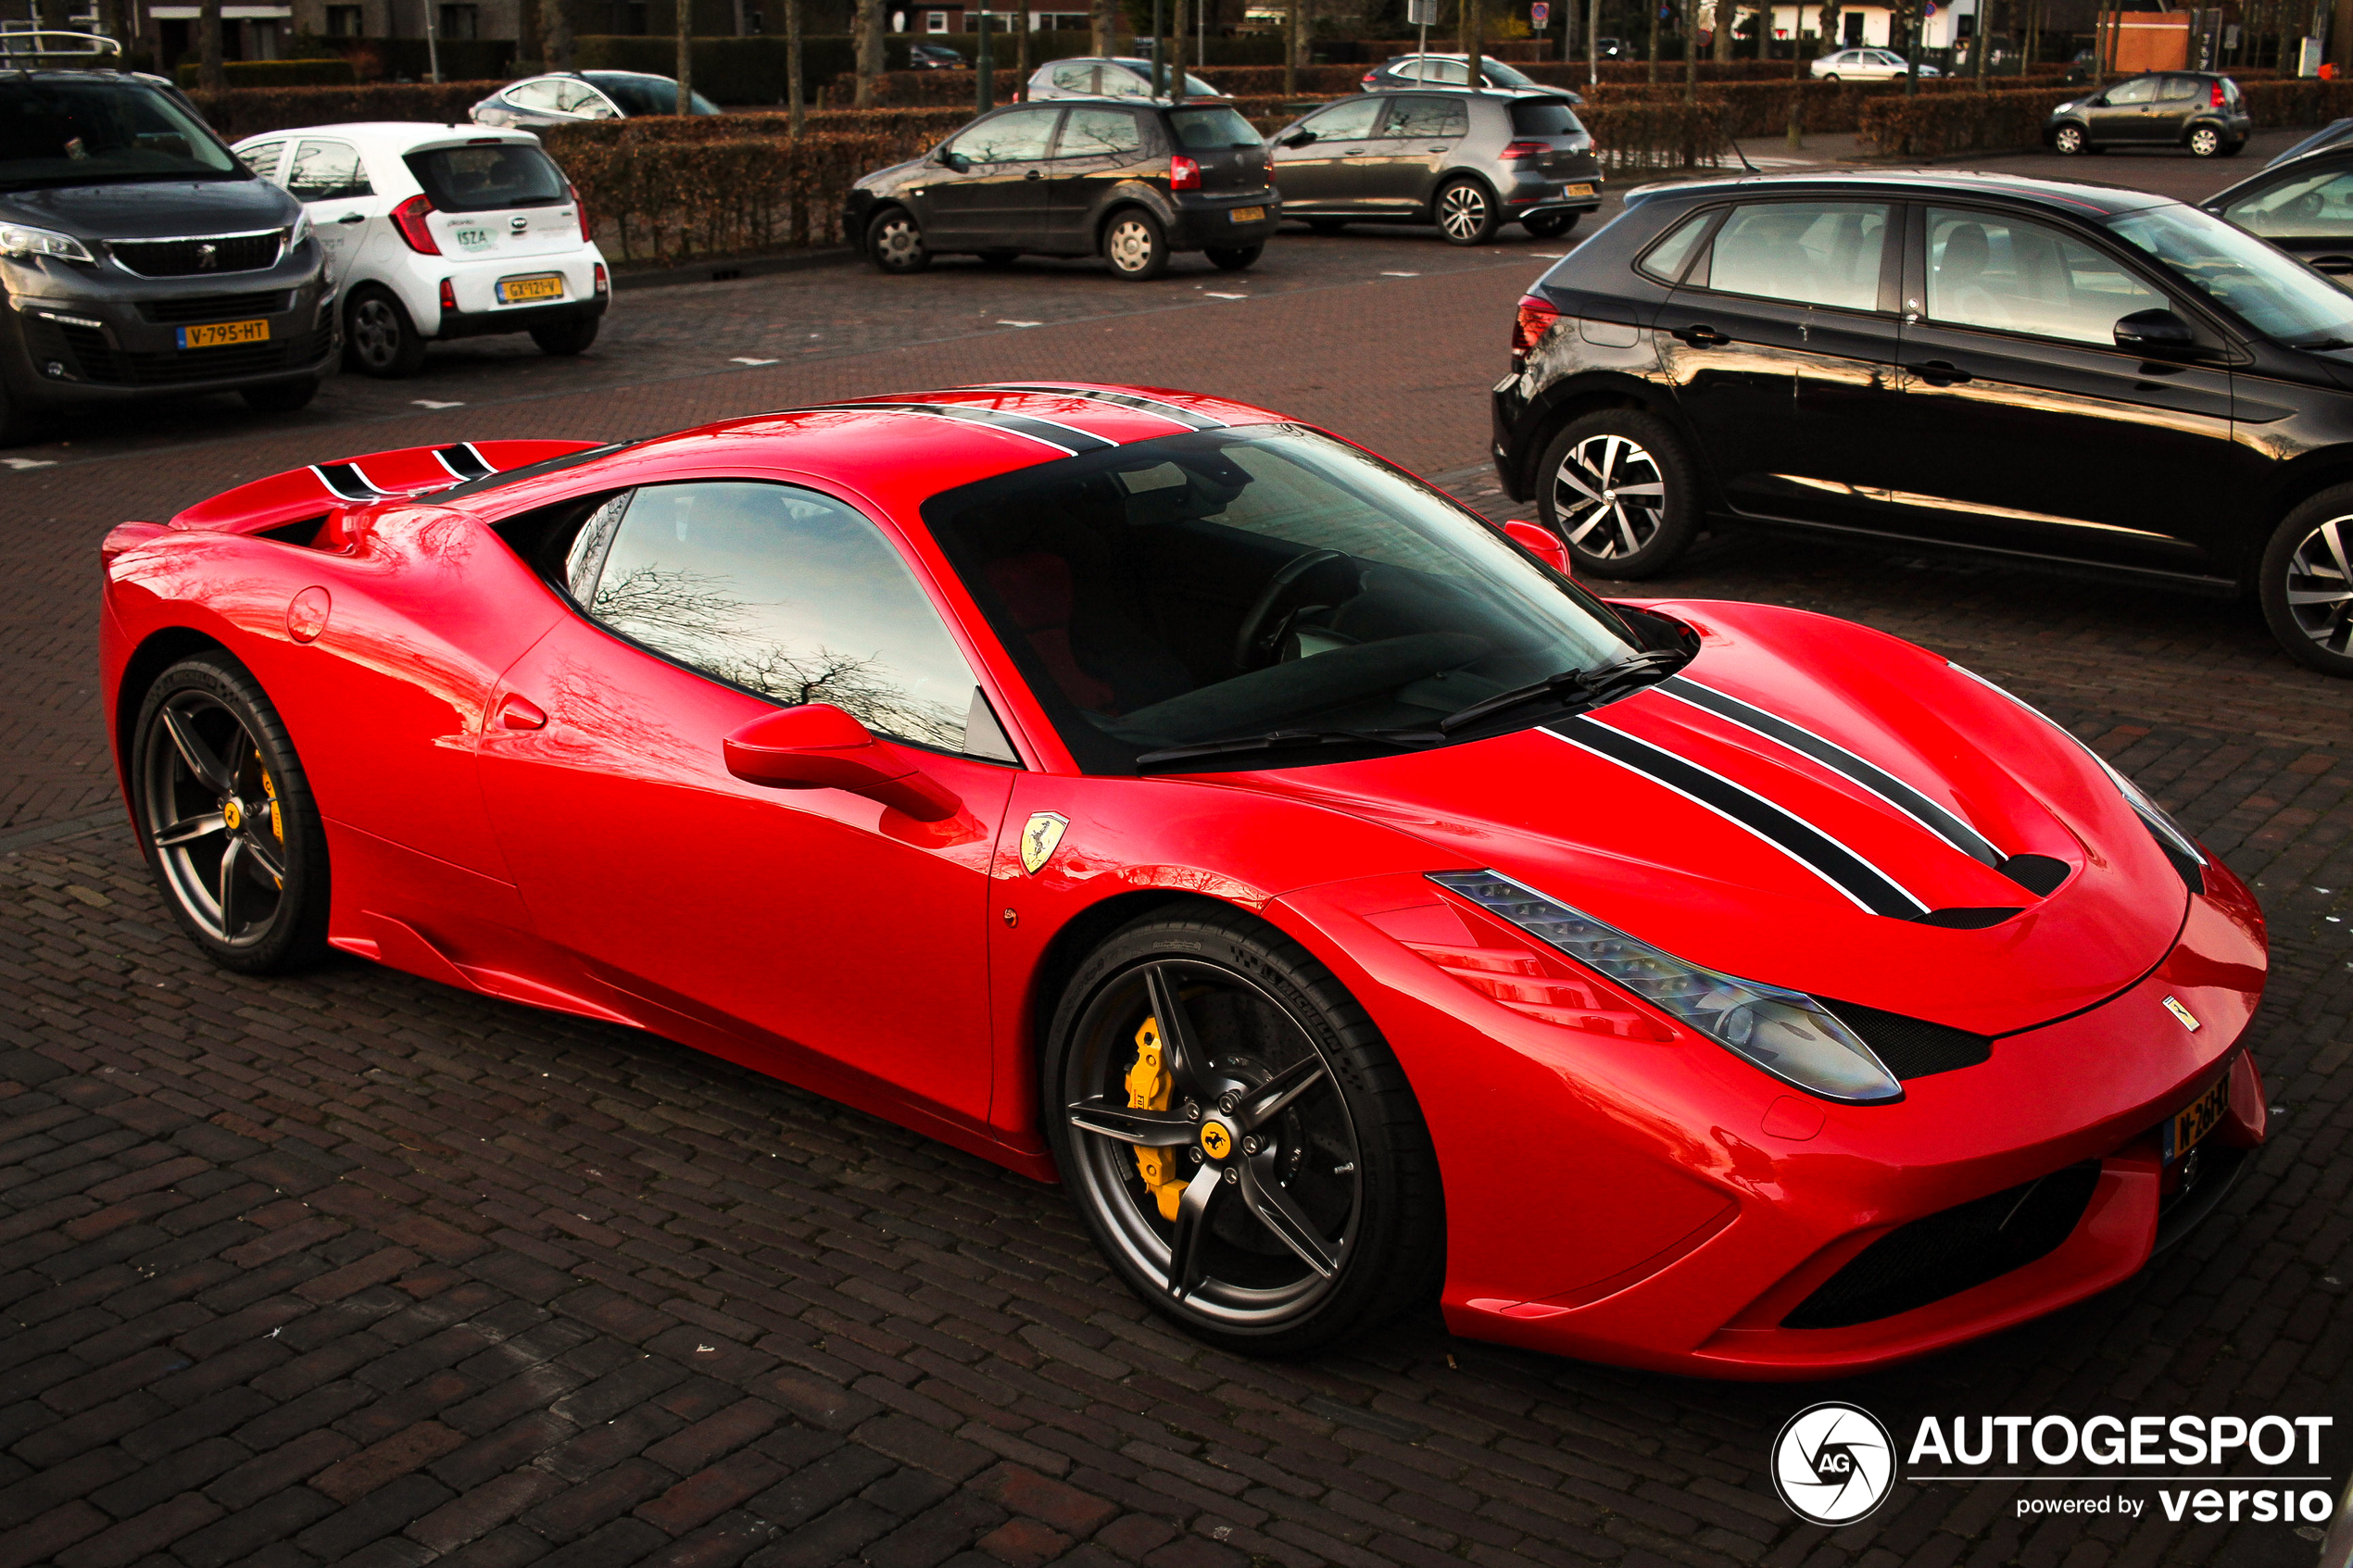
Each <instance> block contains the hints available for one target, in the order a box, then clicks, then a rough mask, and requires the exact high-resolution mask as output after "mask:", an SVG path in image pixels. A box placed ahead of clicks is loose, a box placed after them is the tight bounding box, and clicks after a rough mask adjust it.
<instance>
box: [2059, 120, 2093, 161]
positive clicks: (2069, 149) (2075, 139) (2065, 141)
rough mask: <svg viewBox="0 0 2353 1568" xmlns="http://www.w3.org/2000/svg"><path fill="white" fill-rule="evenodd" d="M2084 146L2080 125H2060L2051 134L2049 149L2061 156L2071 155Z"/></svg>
mask: <svg viewBox="0 0 2353 1568" xmlns="http://www.w3.org/2000/svg"><path fill="white" fill-rule="evenodd" d="M2084 146H2085V142H2084V138H2083V128H2082V126H2080V125H2062V126H2060V127H2059V128H2058V130H2057V132H2054V133H2053V134H2052V136H2051V150H2052V151H2053V152H2055V153H2057V154H2058V155H2059V156H2060V157H2075V155H2076V154H2078V153H2080V152H2082V150H2083V148H2084Z"/></svg>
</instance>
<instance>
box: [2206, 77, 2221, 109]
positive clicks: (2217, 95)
mask: <svg viewBox="0 0 2353 1568" xmlns="http://www.w3.org/2000/svg"><path fill="white" fill-rule="evenodd" d="M2206 101H2207V102H2208V103H2209V104H2211V105H2213V106H2214V107H2216V108H2218V109H2219V108H2221V107H2222V84H2221V82H2209V83H2208V85H2207V89H2206Z"/></svg>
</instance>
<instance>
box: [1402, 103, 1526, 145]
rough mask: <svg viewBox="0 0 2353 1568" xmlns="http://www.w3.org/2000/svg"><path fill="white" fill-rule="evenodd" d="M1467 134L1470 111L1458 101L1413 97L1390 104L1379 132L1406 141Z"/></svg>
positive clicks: (1515, 106)
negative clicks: (1409, 138) (1411, 138)
mask: <svg viewBox="0 0 2353 1568" xmlns="http://www.w3.org/2000/svg"><path fill="white" fill-rule="evenodd" d="M1512 107H1514V108H1517V107H1519V106H1518V105H1516V104H1515V105H1514V106H1512ZM1469 132H1470V111H1469V110H1468V109H1466V108H1465V107H1463V103H1462V100H1461V99H1459V98H1424V97H1419V96H1415V95H1408V96H1405V97H1402V98H1397V99H1394V100H1392V101H1391V102H1390V107H1389V123H1388V124H1387V125H1386V126H1384V127H1383V128H1382V130H1381V134H1382V135H1384V136H1408V137H1425V136H1464V135H1467V134H1469Z"/></svg>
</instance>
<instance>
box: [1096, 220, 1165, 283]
mask: <svg viewBox="0 0 2353 1568" xmlns="http://www.w3.org/2000/svg"><path fill="white" fill-rule="evenodd" d="M1103 259H1104V260H1105V261H1108V262H1110V263H1111V270H1112V275H1113V276H1114V277H1116V278H1126V279H1127V280H1128V281H1129V282H1139V283H1140V282H1149V281H1150V280H1151V279H1153V278H1157V277H1159V276H1160V275H1161V274H1162V273H1163V272H1165V271H1167V270H1168V236H1167V235H1166V234H1164V233H1163V232H1161V228H1160V220H1158V219H1156V218H1154V217H1153V216H1152V215H1151V213H1149V212H1146V211H1145V210H1144V209H1143V208H1142V207H1129V208H1127V209H1126V211H1124V212H1115V213H1114V214H1112V220H1111V222H1110V223H1108V224H1106V225H1105V226H1104V228H1103Z"/></svg>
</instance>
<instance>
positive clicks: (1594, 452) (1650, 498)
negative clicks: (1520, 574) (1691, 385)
mask: <svg viewBox="0 0 2353 1568" xmlns="http://www.w3.org/2000/svg"><path fill="white" fill-rule="evenodd" d="M1693 503H1694V496H1693V494H1692V479H1691V465H1690V464H1689V462H1688V461H1687V460H1686V459H1685V458H1684V457H1683V452H1682V444H1681V443H1680V441H1679V440H1677V439H1676V436H1675V434H1674V433H1673V432H1672V431H1670V430H1668V429H1667V426H1666V424H1665V423H1664V422H1662V421H1661V420H1658V419H1657V418H1656V417H1655V416H1654V415H1650V414H1646V413H1643V412H1641V411H1640V410H1637V409H1631V408H1604V409H1601V410H1599V411H1597V412H1595V413H1592V414H1588V415H1586V416H1585V417H1584V418H1582V419H1579V420H1574V421H1573V422H1571V423H1570V424H1569V426H1568V427H1567V429H1566V430H1564V431H1562V432H1561V433H1560V434H1559V435H1557V436H1555V437H1554V439H1553V443H1552V445H1551V446H1550V447H1548V448H1547V449H1546V451H1545V453H1544V457H1543V459H1542V463H1541V467H1540V468H1539V470H1538V495H1537V508H1538V511H1539V513H1540V515H1541V519H1542V521H1543V523H1544V525H1545V526H1546V527H1547V528H1550V529H1551V530H1552V531H1553V532H1554V533H1556V534H1558V535H1559V536H1560V538H1561V539H1562V541H1563V542H1564V543H1566V544H1567V546H1568V550H1569V556H1570V558H1571V560H1572V561H1573V562H1574V563H1575V565H1576V567H1577V570H1578V571H1583V572H1592V573H1594V574H1596V575H1599V576H1604V577H1647V576H1649V575H1650V574H1651V573H1653V572H1655V571H1662V570H1664V569H1665V568H1666V567H1667V566H1668V565H1669V564H1671V563H1672V562H1673V561H1674V559H1675V558H1676V557H1678V556H1680V555H1681V554H1682V553H1683V550H1684V549H1685V548H1686V547H1687V546H1689V544H1690V543H1691V540H1692V538H1693V537H1694V536H1695V535H1696V533H1697V532H1698V524H1697V520H1696V517H1695V507H1694V504H1693Z"/></svg>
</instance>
